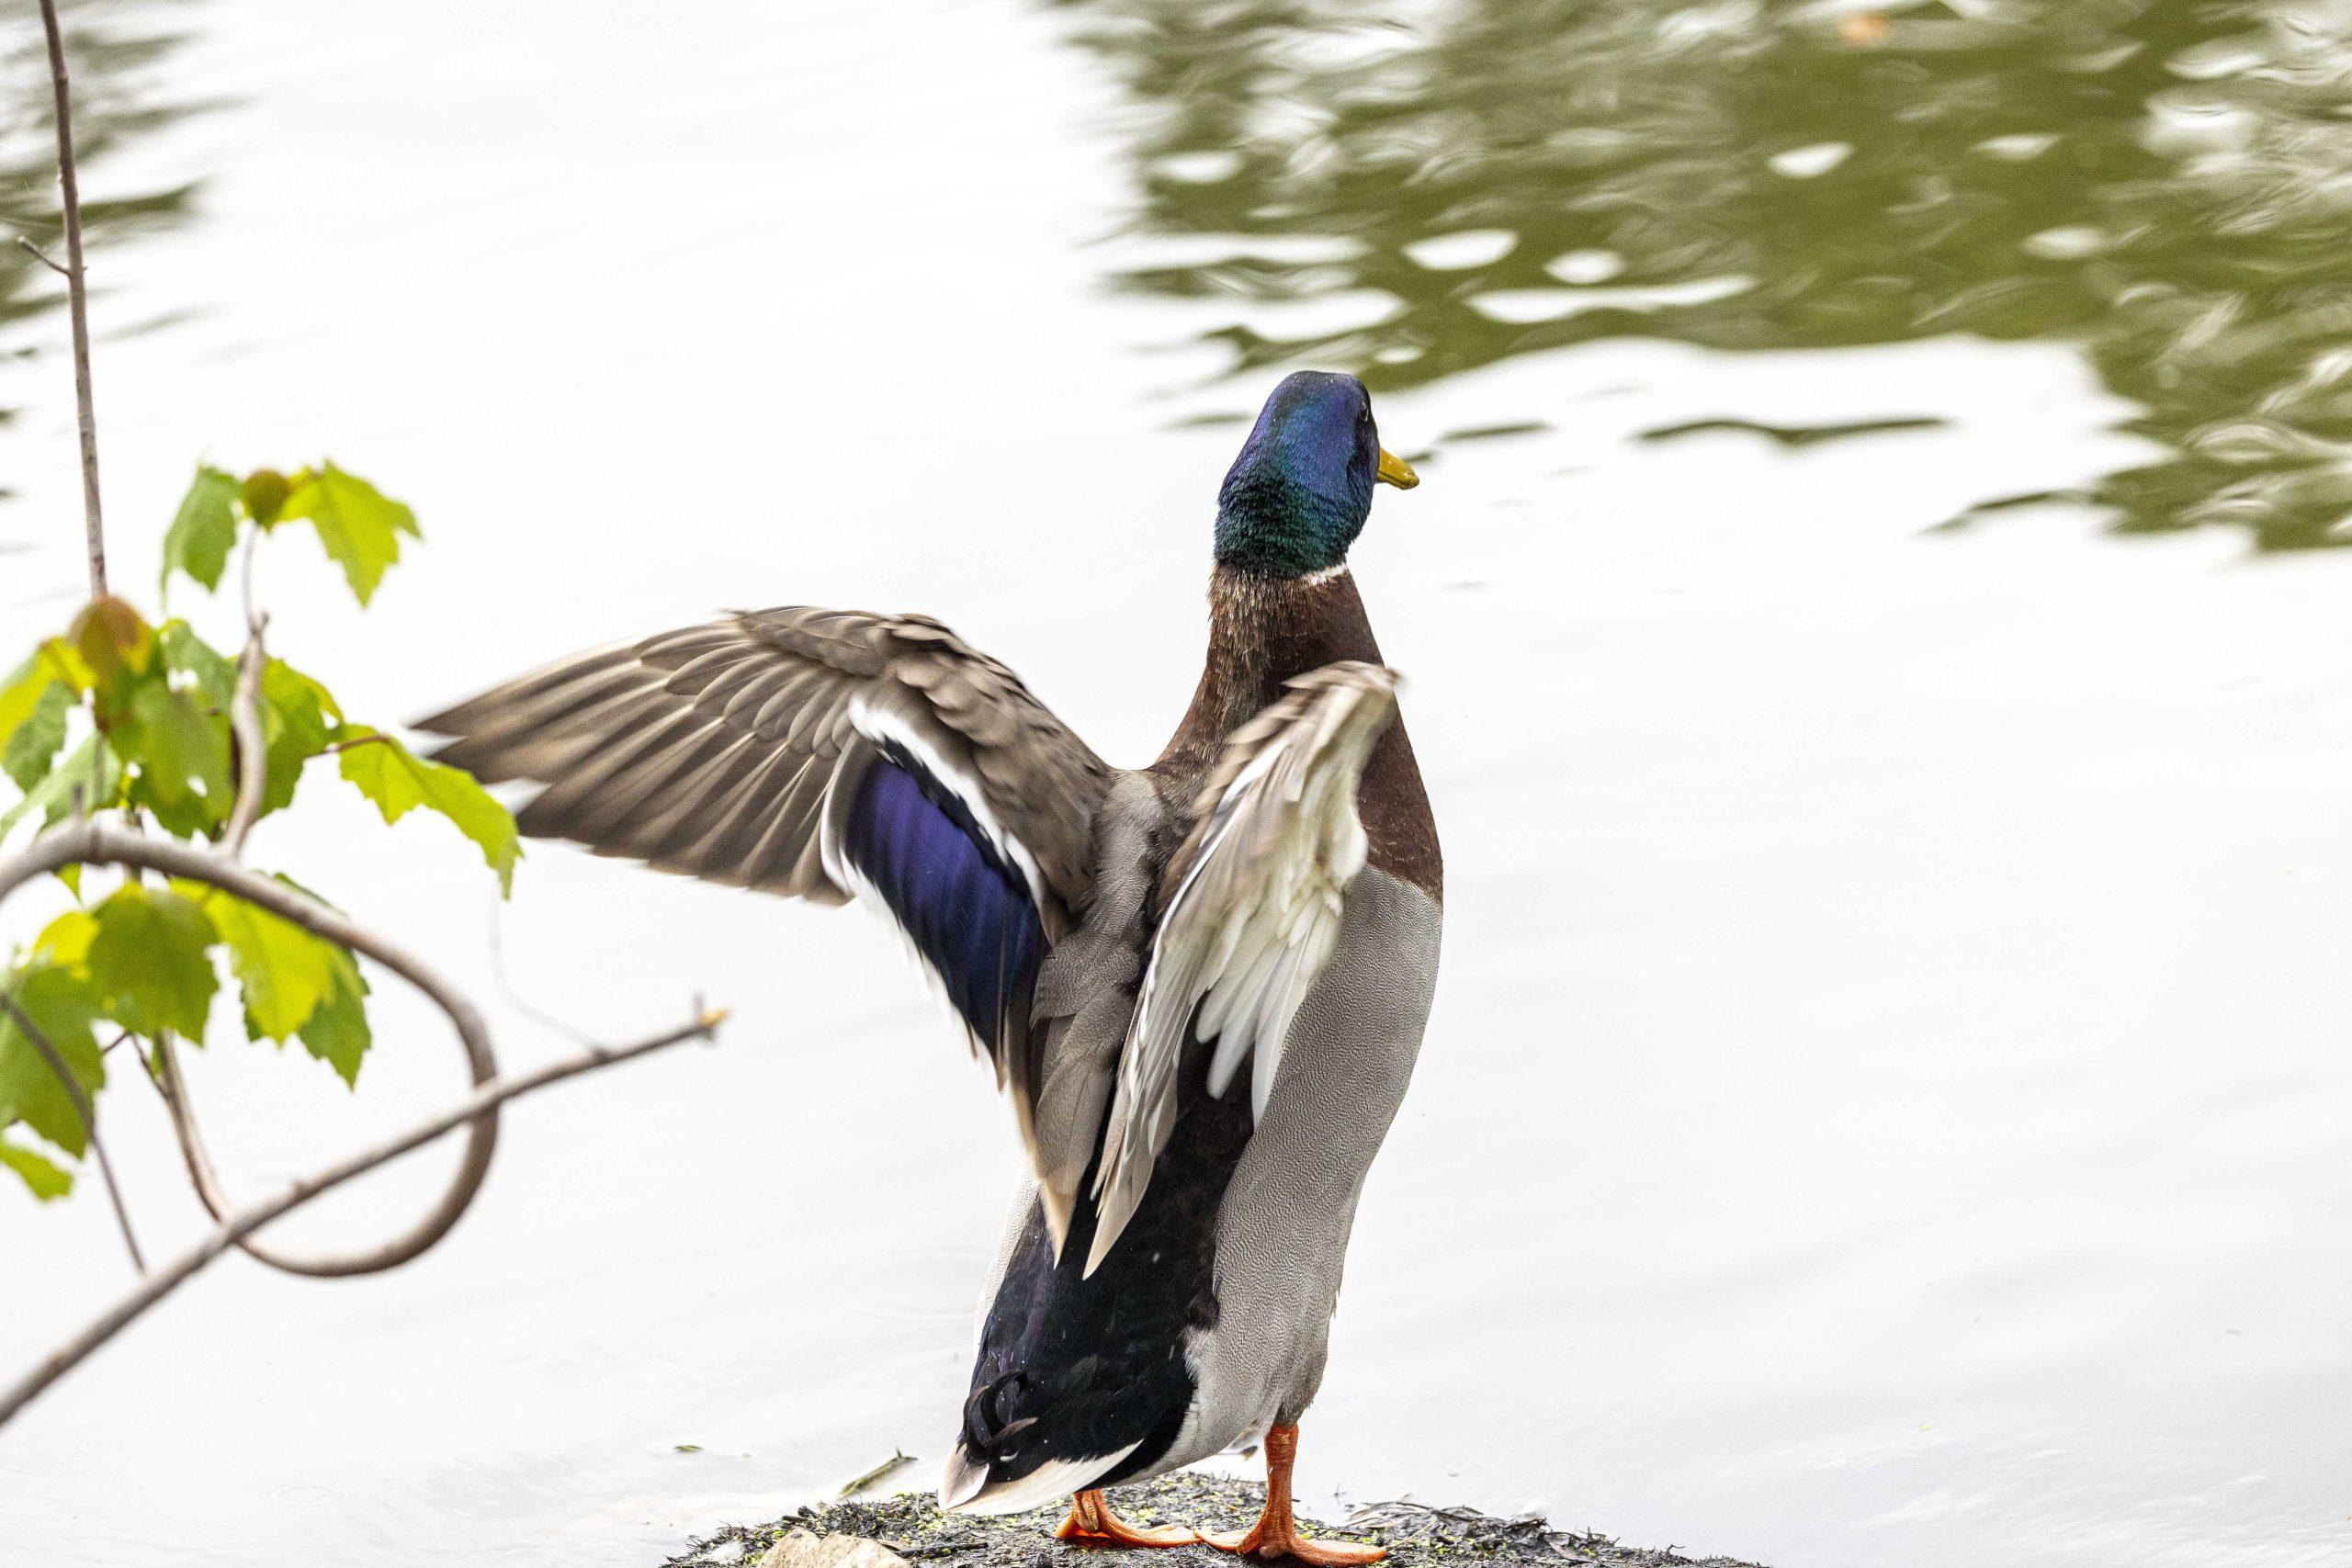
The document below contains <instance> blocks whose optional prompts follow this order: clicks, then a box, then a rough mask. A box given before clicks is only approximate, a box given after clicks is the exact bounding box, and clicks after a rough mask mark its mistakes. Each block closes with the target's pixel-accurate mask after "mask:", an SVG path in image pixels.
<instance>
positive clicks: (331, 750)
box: [319, 729, 391, 757]
mask: <svg viewBox="0 0 2352 1568" xmlns="http://www.w3.org/2000/svg"><path fill="white" fill-rule="evenodd" d="M390 739H391V737H390V736H389V735H387V734H385V733H384V732H383V731H382V730H380V729H371V730H369V731H368V733H367V734H365V735H355V736H353V737H352V738H351V739H348V740H338V741H336V742H334V744H333V745H331V746H322V747H320V748H319V755H320V756H322V757H334V756H340V755H341V754H342V753H344V752H345V751H348V750H351V749H352V748H353V747H354V746H372V745H374V744H375V743H376V742H377V741H379V740H390Z"/></svg>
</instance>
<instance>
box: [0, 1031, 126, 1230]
mask: <svg viewBox="0 0 2352 1568" xmlns="http://www.w3.org/2000/svg"><path fill="white" fill-rule="evenodd" d="M0 1009H5V1010H6V1011H7V1014H8V1016H9V1017H10V1018H13V1019H15V1020H16V1021H17V1029H19V1030H21V1031H22V1032H23V1033H24V1036H25V1038H26V1039H28V1040H29V1041H31V1042H32V1043H33V1049H34V1050H36V1051H38V1052H40V1057H41V1060H42V1061H44V1062H47V1063H48V1064H49V1070H50V1071H51V1072H52V1073H55V1074H56V1075H57V1081H58V1082H59V1083H61V1084H62V1085H64V1086H65V1098H66V1099H68V1100H72V1101H73V1102H74V1115H76V1116H78V1117H80V1118H81V1119H82V1135H83V1136H84V1137H85V1138H87V1139H88V1140H89V1141H90V1152H91V1153H92V1154H95V1155H96V1156H98V1175H99V1176H100V1177H101V1178H103V1179H105V1181H106V1184H107V1197H108V1198H109V1199H111V1200H112V1201H113V1202H114V1222H115V1224H119V1225H120V1226H121V1227H122V1245H123V1246H124V1247H128V1248H129V1249H130V1266H131V1267H132V1268H134V1269H138V1270H139V1271H140V1272H141V1274H144V1273H145V1272H147V1259H145V1258H141V1256H140V1255H139V1238H138V1237H137V1236H135V1235H131V1234H130V1210H129V1209H127V1208H125V1207H123V1202H122V1188H121V1187H120V1186H119V1185H118V1184H117V1183H116V1181H115V1179H114V1161H112V1160H110V1159H108V1158H107V1146H106V1145H105V1143H104V1142H102V1141H101V1140H100V1139H99V1137H98V1108H97V1107H96V1106H95V1105H93V1104H91V1103H90V1095H89V1091H88V1090H87V1089H84V1088H83V1087H82V1080H81V1079H79V1078H77V1077H74V1069H73V1068H72V1067H71V1066H68V1065H67V1063H66V1060H65V1055H64V1053H63V1052H62V1051H60V1050H58V1048H57V1047H56V1045H55V1044H54V1043H51V1040H50V1038H49V1036H48V1035H47V1034H46V1033H44V1032H42V1030H41V1027H40V1024H38V1023H35V1022H34V1021H33V1020H32V1015H31V1014H30V1013H28V1012H27V1011H26V1010H24V1009H23V1008H22V1007H20V1006H18V1005H17V998H15V997H14V996H12V995H10V994H9V993H8V992H6V991H0Z"/></svg>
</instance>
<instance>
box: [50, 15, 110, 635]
mask: <svg viewBox="0 0 2352 1568" xmlns="http://www.w3.org/2000/svg"><path fill="white" fill-rule="evenodd" d="M40 25H41V27H42V28H43V29H44V30H45V31H46V32H47V33H48V35H49V84H50V92H51V96H52V97H53V98H54V99H55V100H56V106H57V186H58V190H59V193H60V195H61V196H62V201H63V206H64V209H65V268H64V271H65V297H66V307H67V310H68V312H69V313H70V314H71V315H72V317H73V320H74V405H75V413H76V415H77V418H78V421H79V423H80V425H81V430H82V520H83V523H84V524H85V526H86V527H87V529H88V531H89V536H90V597H91V598H93V599H96V598H99V597H101V596H103V595H104V594H105V592H106V591H107V533H106V523H105V520H104V518H103V516H102V514H101V513H100V512H99V510H98V415H97V409H96V404H95V403H94V402H93V401H92V400H91V397H90V289H89V284H88V282H87V281H86V278H85V271H84V268H83V265H82V184H81V179H80V176H79V175H77V174H76V173H75V170H74V103H73V92H72V89H71V86H70V85H69V84H68V82H67V81H66V76H65V36H64V33H63V32H62V30H61V29H60V28H59V27H58V22H57V0H40ZM42 259H43V260H47V259H48V258H47V257H43V258H42ZM51 265H54V264H51Z"/></svg>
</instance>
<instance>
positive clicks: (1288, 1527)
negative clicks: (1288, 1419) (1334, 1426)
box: [1201, 1427, 1388, 1568]
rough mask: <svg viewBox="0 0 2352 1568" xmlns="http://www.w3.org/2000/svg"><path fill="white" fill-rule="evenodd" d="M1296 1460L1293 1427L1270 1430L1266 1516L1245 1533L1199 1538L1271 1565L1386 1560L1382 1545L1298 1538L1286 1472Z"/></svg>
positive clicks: (1320, 1567) (1329, 1566) (1338, 1566)
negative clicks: (1288, 1559) (1284, 1561)
mask: <svg viewBox="0 0 2352 1568" xmlns="http://www.w3.org/2000/svg"><path fill="white" fill-rule="evenodd" d="M1297 1458H1298V1428H1297V1427H1271V1428H1269V1429H1268V1430H1267V1433H1266V1511H1265V1512H1264V1513H1262V1514H1261V1515H1259V1516H1258V1522H1257V1523H1256V1524H1254V1525H1252V1526H1250V1528H1249V1529H1246V1530H1203V1531H1202V1532H1201V1539H1202V1540H1204V1541H1206V1542H1207V1543H1208V1544H1209V1545H1211V1546H1214V1547H1216V1549H1217V1550H1218V1551H1231V1552H1238V1553H1239V1554H1240V1555H1241V1556H1244V1557H1255V1558H1258V1559H1260V1560H1261V1561H1265V1562H1271V1561H1272V1560H1273V1559H1275V1558H1279V1557H1291V1558H1295V1559H1297V1560H1298V1561H1299V1562H1306V1563H1309V1564H1312V1568H1359V1565H1360V1564H1363V1563H1366V1562H1379V1561H1380V1560H1381V1559H1382V1558H1384V1557H1385V1556H1387V1555H1388V1549H1387V1548H1386V1547H1385V1546H1364V1545H1362V1544H1360V1543H1358V1542H1356V1541H1352V1540H1307V1539H1306V1537H1305V1536H1303V1535H1301V1534H1299V1533H1298V1520H1297V1519H1296V1518H1295V1517H1294V1516H1293V1515H1292V1513H1291V1509H1290V1467H1291V1464H1292V1461H1295V1460H1296V1459H1297Z"/></svg>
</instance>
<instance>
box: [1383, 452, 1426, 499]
mask: <svg viewBox="0 0 2352 1568" xmlns="http://www.w3.org/2000/svg"><path fill="white" fill-rule="evenodd" d="M1373 478H1374V479H1378V480H1379V481H1380V482H1381V483H1382V484H1385V485H1395V486H1396V487H1397V489H1398V490H1410V489H1412V488H1413V487H1414V486H1415V485H1417V484H1419V483H1420V482H1421V476H1420V475H1419V474H1417V473H1415V472H1413V465H1412V464H1410V463H1408V462H1407V461H1405V459H1404V458H1402V457H1398V456H1397V454H1396V453H1394V452H1391V451H1390V450H1389V449H1388V448H1387V447H1385V446H1383V447H1382V448H1381V449H1380V469H1379V471H1378V472H1377V473H1375V474H1374V475H1373Z"/></svg>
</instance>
